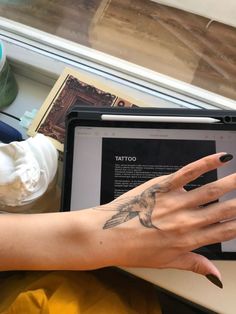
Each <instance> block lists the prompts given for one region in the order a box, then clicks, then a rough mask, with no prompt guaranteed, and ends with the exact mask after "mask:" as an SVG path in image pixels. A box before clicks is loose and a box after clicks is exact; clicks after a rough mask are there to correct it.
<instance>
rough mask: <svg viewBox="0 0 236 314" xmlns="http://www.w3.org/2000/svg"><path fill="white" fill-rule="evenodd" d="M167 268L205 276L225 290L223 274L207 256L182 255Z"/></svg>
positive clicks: (190, 253)
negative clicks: (222, 279)
mask: <svg viewBox="0 0 236 314" xmlns="http://www.w3.org/2000/svg"><path fill="white" fill-rule="evenodd" d="M165 267H167V268H176V269H182V270H189V271H192V272H194V273H197V274H201V275H204V276H206V278H207V279H208V280H210V281H211V282H212V283H214V284H215V285H216V286H218V287H219V288H223V284H222V281H221V274H220V272H219V270H218V269H217V268H216V266H215V265H214V264H213V263H212V262H211V261H210V260H209V259H207V258H206V257H205V256H202V255H199V254H196V253H193V252H188V253H185V254H183V255H180V256H179V257H178V258H176V259H175V260H173V261H172V262H170V263H168V265H165Z"/></svg>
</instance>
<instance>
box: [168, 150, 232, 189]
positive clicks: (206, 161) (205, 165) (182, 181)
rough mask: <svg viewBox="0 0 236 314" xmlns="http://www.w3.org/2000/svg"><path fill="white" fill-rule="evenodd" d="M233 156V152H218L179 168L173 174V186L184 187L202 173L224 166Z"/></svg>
mask: <svg viewBox="0 0 236 314" xmlns="http://www.w3.org/2000/svg"><path fill="white" fill-rule="evenodd" d="M232 158H233V156H232V155H231V154H226V153H218V154H214V155H210V156H206V157H204V158H201V159H199V160H197V161H194V162H192V163H190V164H188V165H186V166H184V167H183V168H181V169H179V170H178V171H176V172H175V173H174V174H173V175H172V183H171V185H172V188H177V187H183V186H185V185H186V184H187V183H189V182H191V181H193V180H195V179H197V178H198V177H199V176H201V175H202V174H204V173H206V172H208V171H211V170H213V169H216V168H218V167H220V166H223V165H224V164H225V162H226V161H229V160H231V159H232Z"/></svg>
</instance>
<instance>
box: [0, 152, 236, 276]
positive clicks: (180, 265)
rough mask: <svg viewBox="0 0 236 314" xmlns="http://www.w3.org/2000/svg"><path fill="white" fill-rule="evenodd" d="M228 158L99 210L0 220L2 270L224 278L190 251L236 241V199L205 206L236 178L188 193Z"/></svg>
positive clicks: (208, 161) (213, 159)
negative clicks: (154, 271)
mask: <svg viewBox="0 0 236 314" xmlns="http://www.w3.org/2000/svg"><path fill="white" fill-rule="evenodd" d="M222 155H225V153H219V154H214V155H211V156H207V157H205V158H202V159H200V160H198V161H196V162H194V163H191V164H189V165H187V166H185V167H183V168H182V169H180V170H178V171H177V172H175V173H173V174H171V175H168V176H163V177H158V178H155V179H152V180H150V181H147V182H146V183H144V184H142V185H140V186H138V187H136V188H134V189H132V190H131V191H129V192H127V193H125V194H123V195H122V196H120V197H119V198H117V199H116V200H114V201H113V202H111V203H109V204H106V205H103V206H98V207H96V208H89V209H85V210H80V211H74V212H65V213H47V214H33V215H32V214H29V215H26V214H25V215H21V214H12V215H2V216H1V219H0V248H1V249H0V257H1V258H0V269H1V270H12V269H14V270H16V269H28V270H35V269H37V270H46V269H47V270H50V269H60V270H61V269H71V270H85V269H86V270H88V269H95V268H100V267H105V266H122V267H124V266H126V267H152V268H177V269H184V270H190V271H193V272H196V273H199V274H202V275H208V274H211V275H213V276H215V277H217V278H219V279H220V277H221V275H220V273H219V271H218V269H217V268H216V267H215V265H214V264H213V263H212V262H211V261H209V260H208V259H207V258H205V257H203V256H201V255H198V254H196V253H192V252H191V251H192V250H194V249H196V248H198V247H201V246H204V245H208V244H213V243H217V242H221V241H226V240H230V239H232V238H234V237H236V220H232V219H233V218H234V217H235V216H236V199H232V200H227V201H224V202H217V203H211V204H209V205H207V206H202V205H204V204H208V203H210V202H213V201H214V200H217V199H218V198H219V197H221V196H222V195H224V194H225V193H228V192H230V191H232V190H234V189H235V187H236V174H232V175H229V176H227V177H225V178H223V179H220V180H218V181H216V182H213V183H210V184H207V185H205V186H202V187H199V188H197V189H195V190H192V191H189V192H186V191H185V190H184V188H183V186H185V185H186V184H187V183H188V182H191V181H193V180H194V179H196V178H197V177H199V176H200V175H202V174H204V173H205V172H208V171H210V170H213V169H216V168H218V167H221V166H224V165H226V164H227V162H226V163H223V162H221V161H220V159H219V158H220V157H221V156H222ZM228 219H231V220H228ZM222 220H227V221H224V222H222V223H220V222H221V221H222ZM131 257H132V258H131Z"/></svg>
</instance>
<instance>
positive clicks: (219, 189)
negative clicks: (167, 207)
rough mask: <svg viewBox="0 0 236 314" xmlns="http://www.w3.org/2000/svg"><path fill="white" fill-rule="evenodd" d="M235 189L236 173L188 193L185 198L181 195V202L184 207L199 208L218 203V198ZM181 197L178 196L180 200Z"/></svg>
mask: <svg viewBox="0 0 236 314" xmlns="http://www.w3.org/2000/svg"><path fill="white" fill-rule="evenodd" d="M235 188H236V174H235V173H234V174H231V175H229V176H227V177H224V178H222V179H219V180H217V181H215V182H211V183H208V184H205V185H203V186H201V187H199V188H196V189H194V190H191V191H189V192H188V193H186V194H185V195H184V197H183V196H182V195H181V197H182V199H180V200H179V202H180V203H181V206H183V207H187V208H192V207H197V206H200V205H204V204H207V203H210V202H213V201H216V200H217V199H218V198H220V197H221V196H223V195H224V194H226V193H228V192H231V191H233V190H234V189H235ZM179 197H180V196H178V198H179Z"/></svg>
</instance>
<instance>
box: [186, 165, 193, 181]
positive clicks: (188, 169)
mask: <svg viewBox="0 0 236 314" xmlns="http://www.w3.org/2000/svg"><path fill="white" fill-rule="evenodd" d="M183 176H184V177H185V178H186V180H191V179H192V178H194V177H195V176H196V170H195V169H194V168H193V167H192V166H191V165H188V166H186V167H184V168H183Z"/></svg>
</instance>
